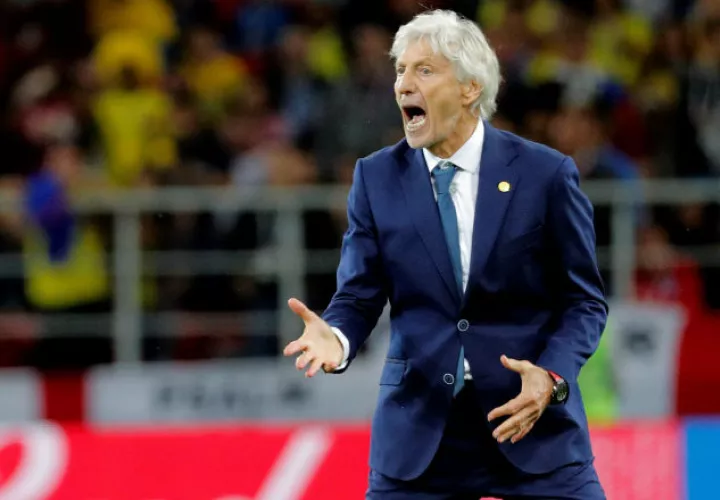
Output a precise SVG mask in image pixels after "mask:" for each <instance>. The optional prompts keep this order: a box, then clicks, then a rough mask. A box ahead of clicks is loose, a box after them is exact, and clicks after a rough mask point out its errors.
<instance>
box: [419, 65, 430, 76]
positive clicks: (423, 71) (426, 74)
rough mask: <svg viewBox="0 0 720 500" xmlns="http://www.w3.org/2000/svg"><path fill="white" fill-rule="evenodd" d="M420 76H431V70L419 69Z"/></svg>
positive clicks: (426, 68)
mask: <svg viewBox="0 0 720 500" xmlns="http://www.w3.org/2000/svg"><path fill="white" fill-rule="evenodd" d="M420 74H421V75H423V76H430V75H432V70H431V69H430V68H428V67H424V68H420Z"/></svg>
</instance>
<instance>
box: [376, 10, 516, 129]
mask: <svg viewBox="0 0 720 500" xmlns="http://www.w3.org/2000/svg"><path fill="white" fill-rule="evenodd" d="M419 40H425V41H426V42H427V43H428V44H429V45H430V48H431V49H432V51H433V52H434V53H436V54H441V55H442V56H444V57H445V58H446V59H447V60H448V61H450V62H451V64H452V65H453V68H454V69H455V75H456V76H457V79H458V81H460V82H463V83H466V82H470V81H473V80H474V81H476V82H477V83H478V84H480V86H481V87H482V90H481V92H480V96H479V97H478V98H477V100H476V101H475V102H474V103H473V104H472V107H471V109H472V111H473V112H476V113H477V112H478V111H479V112H480V117H482V118H484V119H490V118H491V117H492V115H493V114H494V113H495V110H496V109H497V102H496V101H497V95H498V90H499V89H500V81H501V79H502V77H501V76H500V63H499V62H498V58H497V55H495V52H494V51H493V49H492V48H491V47H490V44H489V43H488V41H487V39H486V38H485V35H484V34H483V32H482V31H481V30H480V28H479V27H478V25H477V24H475V23H474V22H472V21H470V20H468V19H465V18H463V17H461V16H459V15H458V14H457V13H455V12H453V11H450V10H433V11H428V12H424V13H422V14H418V15H417V16H415V18H413V20H412V21H410V22H409V23H407V24H405V25H403V26H401V27H400V29H399V30H398V31H397V33H396V34H395V39H394V40H393V44H392V48H391V49H390V56H391V57H392V59H394V60H397V59H398V58H399V57H400V56H401V55H402V53H403V52H405V49H407V47H408V45H409V44H410V43H411V42H415V41H419Z"/></svg>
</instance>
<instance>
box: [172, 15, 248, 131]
mask: <svg viewBox="0 0 720 500" xmlns="http://www.w3.org/2000/svg"><path fill="white" fill-rule="evenodd" d="M180 74H181V76H182V77H183V79H184V80H185V82H187V85H188V86H189V88H190V90H191V91H192V92H193V93H194V95H195V98H196V99H197V103H198V104H199V105H200V107H201V108H200V109H201V110H202V111H203V113H205V114H206V115H207V116H208V117H209V118H210V119H214V118H218V117H220V116H221V114H222V112H223V111H224V109H225V107H226V106H227V104H228V103H229V101H230V100H232V99H234V98H236V97H237V96H238V95H239V94H241V93H242V91H243V85H244V83H245V78H246V69H245V66H244V65H243V62H242V61H241V60H240V59H238V58H236V57H234V56H233V55H231V54H230V53H228V52H227V51H226V50H225V49H224V48H223V46H222V42H221V40H220V38H219V36H218V34H217V33H215V32H213V31H212V30H210V29H207V28H195V29H194V30H193V31H192V32H191V34H190V43H189V47H188V52H187V58H186V60H185V61H184V62H183V65H182V67H181V70H180Z"/></svg>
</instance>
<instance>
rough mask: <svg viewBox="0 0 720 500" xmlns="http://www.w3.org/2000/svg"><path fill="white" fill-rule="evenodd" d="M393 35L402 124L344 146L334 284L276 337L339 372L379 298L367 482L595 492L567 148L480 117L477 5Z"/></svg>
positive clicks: (584, 300)
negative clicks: (359, 146) (470, 12)
mask: <svg viewBox="0 0 720 500" xmlns="http://www.w3.org/2000/svg"><path fill="white" fill-rule="evenodd" d="M391 53H392V55H393V57H394V59H395V66H396V71H397V81H396V83H395V95H396V99H397V102H398V105H399V106H400V108H401V112H402V117H403V121H404V125H405V136H406V137H405V139H404V140H403V141H401V142H400V143H398V144H396V145H395V146H392V147H389V148H386V149H383V150H381V151H378V152H377V153H375V154H373V155H370V156H369V157H367V158H363V159H361V160H359V161H358V162H357V166H356V168H355V172H354V179H353V185H352V188H351V191H350V195H349V199H348V218H349V228H348V230H347V233H346V235H345V238H344V242H343V250H342V258H341V262H340V266H339V269H338V290H337V292H336V294H335V296H334V297H333V299H332V301H331V303H330V305H329V307H328V308H327V310H326V311H325V313H324V315H323V317H322V318H320V317H319V316H316V315H315V314H314V313H312V312H311V311H309V310H308V309H307V307H306V306H305V305H304V304H302V303H301V302H300V301H298V300H297V299H291V300H290V302H289V305H290V307H291V308H292V310H293V311H294V312H296V313H297V314H298V315H299V316H300V317H301V318H302V319H303V320H304V322H305V331H304V333H303V335H302V336H301V337H300V338H299V339H298V340H296V341H293V342H291V343H290V344H288V346H287V347H286V348H285V354H286V355H288V356H292V355H295V354H299V356H298V358H297V360H296V365H297V367H298V369H301V370H304V369H307V372H306V375H307V376H313V375H315V374H316V373H317V372H318V371H319V370H320V369H321V368H322V369H324V370H325V371H336V372H341V371H342V370H344V369H346V368H347V366H348V364H349V363H350V362H351V361H352V359H353V358H354V357H355V355H356V353H357V352H358V349H359V348H360V346H361V345H362V344H363V342H364V341H365V340H366V339H367V337H368V335H369V334H370V332H371V330H372V329H373V327H374V326H375V324H376V321H377V319H378V316H379V315H380V313H381V311H382V309H383V306H384V304H385V302H386V300H388V299H389V301H390V304H391V307H392V313H391V318H392V333H391V340H390V347H389V353H388V356H387V361H386V364H385V366H384V369H383V372H382V375H381V379H380V393H379V400H378V407H377V410H376V413H375V418H374V421H373V432H372V443H371V451H370V466H371V469H372V470H371V474H370V479H369V483H370V484H369V489H368V492H367V499H369V500H396V499H398V500H399V499H406V498H407V499H413V500H441V499H442V500H449V499H452V500H477V498H478V497H479V496H493V497H499V498H503V499H515V498H518V499H519V498H523V499H525V498H534V499H540V498H542V499H555V500H559V499H577V500H595V499H603V498H605V497H604V493H603V490H602V488H601V486H600V484H599V482H598V478H597V475H596V473H595V470H594V468H593V465H592V460H593V457H592V451H591V447H590V440H589V436H588V429H587V420H586V417H585V413H584V410H583V403H582V399H581V396H580V392H579V390H578V386H577V377H578V373H579V371H580V368H581V367H582V366H583V364H584V363H585V361H586V360H587V359H588V358H589V357H590V355H591V354H592V353H593V351H594V350H595V348H596V346H597V344H598V341H599V338H600V334H601V332H602V330H603V328H604V325H605V321H606V317H607V305H606V303H605V300H604V297H603V294H604V291H603V285H602V282H601V279H600V277H599V273H598V269H597V265H596V257H595V237H594V230H593V226H592V207H591V205H590V203H589V202H588V200H587V198H586V197H585V196H584V195H583V194H582V193H581V191H580V190H579V188H578V174H577V171H576V168H575V165H574V163H573V161H572V160H571V159H570V158H568V157H565V156H563V155H561V154H560V153H558V152H556V151H553V150H551V149H549V148H546V147H544V146H540V145H538V144H535V143H531V142H529V141H525V140H523V139H521V138H519V137H516V136H514V135H512V134H509V133H504V132H501V131H499V130H497V129H495V128H493V127H492V126H491V125H489V124H488V123H487V121H486V120H487V119H488V118H489V117H490V116H491V115H492V113H493V111H494V109H495V99H496V95H497V91H498V86H499V80H500V76H499V68H498V62H497V58H496V57H495V54H494V53H493V52H492V50H491V48H490V47H489V46H488V44H487V42H486V40H485V38H484V36H483V34H482V33H481V31H480V30H479V29H478V27H477V26H476V25H474V24H473V23H471V22H469V21H466V20H463V19H460V18H459V17H458V16H457V15H455V14H454V13H452V12H447V11H434V12H430V13H426V14H422V15H419V16H418V17H416V18H415V19H413V20H412V21H411V22H410V23H408V24H407V25H405V26H403V27H402V28H400V30H399V31H398V33H397V34H396V36H395V40H394V44H393V47H392V51H391ZM339 487H340V488H341V485H339ZM339 491H341V490H339ZM339 495H340V496H342V494H341V493H339Z"/></svg>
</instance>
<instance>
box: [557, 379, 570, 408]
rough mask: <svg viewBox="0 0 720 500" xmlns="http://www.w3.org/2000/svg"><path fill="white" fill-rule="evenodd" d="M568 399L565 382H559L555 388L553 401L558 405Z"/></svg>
mask: <svg viewBox="0 0 720 500" xmlns="http://www.w3.org/2000/svg"><path fill="white" fill-rule="evenodd" d="M567 397H568V385H567V382H564V381H563V382H560V383H559V384H558V385H556V386H555V400H556V401H557V402H558V403H562V402H563V401H565V400H566V399H567Z"/></svg>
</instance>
